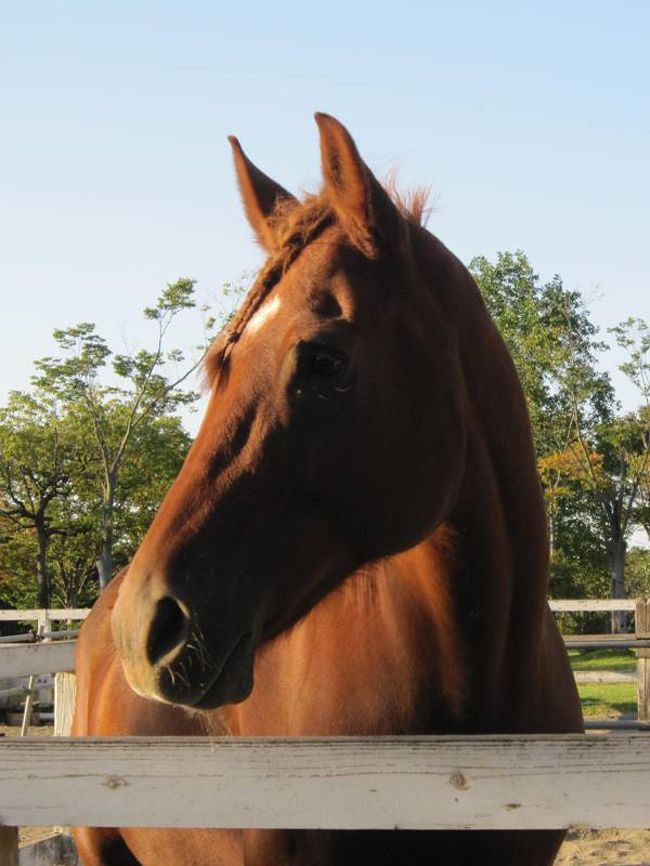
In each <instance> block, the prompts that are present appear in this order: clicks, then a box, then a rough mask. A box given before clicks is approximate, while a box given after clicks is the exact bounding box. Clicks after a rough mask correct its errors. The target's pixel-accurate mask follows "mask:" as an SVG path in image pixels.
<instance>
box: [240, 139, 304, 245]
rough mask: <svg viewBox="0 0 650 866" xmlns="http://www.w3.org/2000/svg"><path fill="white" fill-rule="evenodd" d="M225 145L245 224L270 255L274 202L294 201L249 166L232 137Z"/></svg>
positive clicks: (257, 170)
mask: <svg viewBox="0 0 650 866" xmlns="http://www.w3.org/2000/svg"><path fill="white" fill-rule="evenodd" d="M228 141H229V142H230V144H231V146H232V153H233V158H234V161H235V171H236V172H237V183H238V184H239V191H240V193H241V197H242V201H243V203H244V210H245V211H246V216H247V217H248V222H249V223H250V224H251V227H252V229H253V231H254V232H255V234H256V235H257V239H258V240H259V242H260V244H261V245H262V246H263V247H264V249H266V250H267V251H269V252H270V251H271V250H273V249H274V248H275V246H276V238H275V234H274V232H273V228H272V226H271V221H270V219H269V217H270V216H271V214H272V213H273V210H274V208H275V206H276V204H277V203H278V201H281V200H291V201H295V198H294V196H292V195H291V193H290V192H287V190H286V189H285V188H284V187H283V186H280V184H279V183H276V182H275V181H274V180H271V178H270V177H268V176H267V175H265V174H264V172H263V171H260V170H259V168H257V166H255V165H253V163H252V162H251V161H250V159H249V158H248V157H247V156H246V154H245V153H244V151H243V149H242V146H241V144H240V143H239V141H238V140H237V138H236V137H235V136H234V135H229V136H228Z"/></svg>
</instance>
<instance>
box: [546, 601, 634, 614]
mask: <svg viewBox="0 0 650 866" xmlns="http://www.w3.org/2000/svg"><path fill="white" fill-rule="evenodd" d="M548 603H549V606H550V608H551V610H552V611H553V612H554V613H599V612H603V611H616V610H634V609H635V606H636V601H635V600H634V599H633V598H551V599H549V602H548Z"/></svg>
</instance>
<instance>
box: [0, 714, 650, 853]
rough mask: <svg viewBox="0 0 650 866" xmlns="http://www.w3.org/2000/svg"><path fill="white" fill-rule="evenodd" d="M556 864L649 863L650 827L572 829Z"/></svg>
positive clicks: (29, 830) (25, 838)
mask: <svg viewBox="0 0 650 866" xmlns="http://www.w3.org/2000/svg"><path fill="white" fill-rule="evenodd" d="M19 733H20V728H17V727H9V726H7V725H0V736H2V735H4V736H7V737H15V736H17V735H18V734H19ZM29 735H30V736H34V737H47V736H51V735H52V728H51V727H50V726H47V725H42V726H40V727H30V729H29ZM53 832H54V828H53V827H25V828H21V830H20V844H21V845H26V844H28V843H30V842H38V840H39V839H44V838H45V837H46V836H50V835H51V834H52V833H53ZM555 866H650V830H605V831H601V832H599V831H596V830H572V831H571V832H570V833H569V835H568V837H567V839H566V841H565V843H564V845H563V846H562V849H561V851H560V855H559V857H558V859H557V860H556V862H555Z"/></svg>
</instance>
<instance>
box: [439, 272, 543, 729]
mask: <svg viewBox="0 0 650 866" xmlns="http://www.w3.org/2000/svg"><path fill="white" fill-rule="evenodd" d="M468 279H469V280H470V282H471V286H470V287H469V298H465V299H464V303H466V305H467V306H466V309H465V310H464V313H465V316H466V320H465V328H466V331H467V337H468V339H467V340H466V341H464V346H465V351H464V354H463V357H462V359H461V360H462V365H463V369H464V374H465V384H466V391H467V397H468V405H469V413H468V440H467V458H466V471H465V476H464V481H463V485H462V489H461V493H460V496H459V499H458V502H457V505H456V507H455V509H454V511H453V513H452V514H451V516H450V523H451V524H452V526H453V527H454V529H455V531H456V533H457V537H458V539H459V542H458V544H459V556H458V562H459V563H460V564H459V566H458V568H457V572H456V574H455V577H454V580H453V581H452V585H453V587H454V594H455V601H456V610H457V616H458V619H459V625H460V628H461V632H462V634H463V635H464V640H465V644H466V652H467V655H468V657H469V665H468V669H469V670H471V671H472V679H473V682H471V683H470V684H469V692H470V693H471V694H473V699H471V700H470V703H471V704H473V705H472V706H470V715H471V716H472V717H473V718H474V720H475V721H476V723H477V724H479V725H480V726H481V727H482V728H483V729H485V728H486V727H487V728H488V729H489V725H490V724H491V723H492V722H494V723H495V724H499V725H501V726H502V725H503V723H504V713H505V715H506V716H507V717H508V718H507V721H508V723H511V724H512V725H513V726H514V727H515V728H516V726H517V723H518V719H519V718H520V717H522V716H523V715H525V712H526V708H525V707H524V706H523V703H525V697H521V701H522V702H523V703H522V705H521V706H518V705H517V698H515V697H514V696H515V695H518V696H524V695H525V694H526V693H527V692H529V691H530V689H529V688H527V687H526V684H527V683H528V685H529V684H530V681H531V679H532V678H533V677H534V676H535V670H536V666H537V665H538V663H539V654H540V652H541V651H542V645H543V638H544V635H543V631H544V622H545V616H546V595H547V587H548V536H547V525H546V518H545V513H544V504H543V498H542V492H541V486H540V483H539V478H538V475H537V469H536V463H535V455H534V449H533V444H532V434H531V429H530V422H529V418H528V411H527V407H526V403H525V398H524V395H523V392H522V389H521V385H520V383H519V379H518V377H517V373H516V371H515V368H514V365H513V363H512V360H511V358H510V355H509V353H508V351H507V349H506V347H505V345H504V343H503V340H502V339H501V337H500V335H499V334H498V332H497V330H496V327H495V326H494V324H493V323H492V321H491V320H490V318H489V316H488V314H487V311H486V310H485V307H484V304H483V301H482V299H481V298H480V296H479V293H478V289H476V287H475V286H474V284H473V281H471V278H469V275H468ZM479 695H480V697H479Z"/></svg>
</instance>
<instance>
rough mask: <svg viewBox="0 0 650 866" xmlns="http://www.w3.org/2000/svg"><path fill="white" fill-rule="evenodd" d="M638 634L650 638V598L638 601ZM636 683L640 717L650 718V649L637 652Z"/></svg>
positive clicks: (644, 719) (636, 623)
mask: <svg viewBox="0 0 650 866" xmlns="http://www.w3.org/2000/svg"><path fill="white" fill-rule="evenodd" d="M635 628H636V634H637V636H638V637H639V638H650V599H648V598H640V599H638V600H637V603H636V616H635ZM636 683H637V695H638V700H639V719H642V720H643V721H648V720H650V649H639V650H637V654H636Z"/></svg>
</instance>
